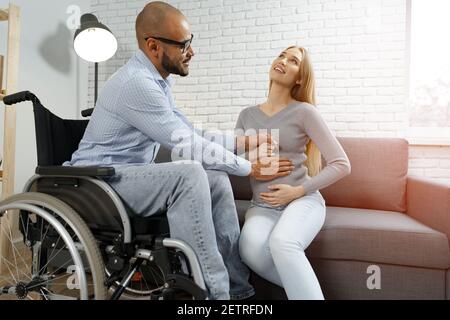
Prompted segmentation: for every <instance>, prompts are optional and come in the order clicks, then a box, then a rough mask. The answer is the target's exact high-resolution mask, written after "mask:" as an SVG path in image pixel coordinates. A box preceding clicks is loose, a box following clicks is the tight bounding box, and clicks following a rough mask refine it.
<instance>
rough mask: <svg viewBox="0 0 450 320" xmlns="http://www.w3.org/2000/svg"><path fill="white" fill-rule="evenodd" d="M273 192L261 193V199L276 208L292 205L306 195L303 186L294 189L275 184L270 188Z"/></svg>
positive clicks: (285, 185) (286, 185)
mask: <svg viewBox="0 0 450 320" xmlns="http://www.w3.org/2000/svg"><path fill="white" fill-rule="evenodd" d="M268 188H269V190H272V192H261V193H260V197H261V199H262V200H263V201H264V202H266V203H268V204H270V205H272V206H274V207H276V206H282V205H286V204H289V203H291V202H292V201H293V200H295V199H298V198H301V197H303V196H304V195H305V189H304V188H303V186H298V187H293V186H290V185H288V184H274V185H271V186H269V187H268Z"/></svg>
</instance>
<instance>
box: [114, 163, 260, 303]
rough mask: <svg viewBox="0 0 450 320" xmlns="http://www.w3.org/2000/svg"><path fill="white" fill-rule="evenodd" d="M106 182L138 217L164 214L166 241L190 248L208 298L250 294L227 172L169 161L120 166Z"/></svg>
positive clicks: (225, 298)
mask: <svg viewBox="0 0 450 320" xmlns="http://www.w3.org/2000/svg"><path fill="white" fill-rule="evenodd" d="M106 181H107V182H108V183H109V184H110V185H111V187H112V188H113V189H114V190H115V191H116V192H117V193H118V194H119V196H120V197H121V198H122V199H123V200H124V201H125V202H126V203H127V204H128V205H129V206H130V207H131V208H132V209H133V210H134V211H135V212H136V213H137V214H139V215H142V216H151V215H154V214H156V213H160V212H161V211H166V210H167V219H168V222H169V227H170V237H171V238H174V239H179V240H183V241H185V242H186V243H188V244H189V245H190V246H191V247H192V248H193V249H194V251H195V253H196V254H197V257H198V259H199V262H200V266H201V268H202V272H203V277H204V279H205V283H206V286H207V288H208V290H209V298H210V299H220V300H228V299H230V298H231V299H244V298H247V297H250V296H252V295H253V294H254V289H253V287H252V286H251V285H250V284H249V282H248V279H249V275H250V272H249V270H248V268H247V267H246V266H245V265H244V264H243V263H242V261H241V259H240V257H239V247H238V246H239V234H240V231H239V223H238V218H237V213H236V206H235V203H234V198H233V191H232V188H231V184H230V181H229V178H228V175H227V174H226V173H225V172H221V171H210V170H206V171H205V170H204V169H203V167H202V166H201V164H199V163H189V164H187V163H183V164H180V163H176V162H171V163H160V164H149V165H141V166H124V167H118V168H116V175H115V176H114V177H112V178H110V179H108V180H106Z"/></svg>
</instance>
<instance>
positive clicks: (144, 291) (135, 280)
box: [106, 261, 166, 300]
mask: <svg viewBox="0 0 450 320" xmlns="http://www.w3.org/2000/svg"><path fill="white" fill-rule="evenodd" d="M130 262H131V264H132V262H133V261H130ZM131 264H130V263H128V264H127V267H126V268H124V270H123V271H122V272H121V276H125V275H126V274H128V272H129V271H130V269H131ZM106 273H107V275H109V274H110V272H109V271H108V270H106ZM165 278H166V275H165V273H164V271H163V270H162V269H161V268H160V267H159V266H158V265H157V264H156V263H153V262H150V261H145V262H144V263H143V264H142V265H141V266H140V267H139V268H138V269H137V270H136V272H135V273H134V274H133V276H132V278H131V280H130V283H129V284H128V285H127V286H126V288H125V291H124V293H123V294H122V295H121V299H124V300H150V298H151V297H152V294H154V293H155V292H159V291H160V290H162V289H163V288H164V284H165V283H166V279H165ZM119 284H120V282H119V281H115V282H114V283H113V285H112V286H111V290H110V291H111V294H112V293H113V292H114V291H115V290H116V288H117V286H119Z"/></svg>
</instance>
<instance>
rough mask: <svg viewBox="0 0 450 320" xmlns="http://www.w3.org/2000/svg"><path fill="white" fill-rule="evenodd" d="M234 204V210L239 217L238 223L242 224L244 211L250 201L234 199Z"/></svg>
mask: <svg viewBox="0 0 450 320" xmlns="http://www.w3.org/2000/svg"><path fill="white" fill-rule="evenodd" d="M234 203H235V204H236V211H237V214H238V218H239V224H240V225H241V226H242V225H243V224H244V221H245V213H246V212H247V209H248V208H249V207H250V201H248V200H234Z"/></svg>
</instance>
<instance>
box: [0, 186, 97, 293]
mask: <svg viewBox="0 0 450 320" xmlns="http://www.w3.org/2000/svg"><path fill="white" fill-rule="evenodd" d="M7 210H8V216H9V218H11V217H13V216H14V215H17V214H19V219H18V224H19V230H20V232H19V233H18V235H19V236H13V234H14V233H13V232H12V229H11V228H10V223H6V224H4V223H2V224H1V225H0V228H1V229H0V235H1V236H2V238H3V239H4V243H3V244H2V245H3V248H5V247H6V248H8V246H9V254H8V255H7V256H5V255H4V256H1V257H0V263H1V264H2V274H1V275H0V300H2V299H38V300H67V299H69V300H72V299H77V300H78V299H79V300H87V299H90V298H95V299H104V298H106V290H105V289H104V287H103V288H102V286H104V283H103V282H104V273H103V272H102V271H100V272H99V269H103V268H104V265H103V263H102V261H101V258H99V256H100V254H99V253H98V252H95V250H93V247H92V246H93V245H94V246H95V241H94V243H93V242H92V239H93V238H92V239H88V236H89V235H90V231H89V230H88V229H87V226H85V225H84V226H83V222H82V220H81V218H79V216H78V215H77V214H76V212H74V211H73V210H72V209H71V208H70V207H68V206H67V205H65V204H64V203H63V202H61V201H59V200H58V199H56V198H53V197H51V196H48V195H44V194H39V193H31V192H30V193H24V194H20V195H16V196H13V197H11V198H8V199H6V200H5V201H3V202H1V203H0V214H4V213H5V212H6V211H7ZM18 210H20V213H19V211H18ZM10 213H11V214H12V215H10ZM4 216H5V215H4ZM77 219H79V220H77ZM11 220H14V219H11ZM3 221H4V220H3ZM83 227H85V228H86V229H84V228H83ZM86 232H88V233H86ZM16 233H17V232H16ZM18 239H19V240H20V241H18ZM94 249H95V248H94ZM97 250H98V248H97ZM93 251H94V253H96V254H97V255H96V254H93V253H92V252H93Z"/></svg>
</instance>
